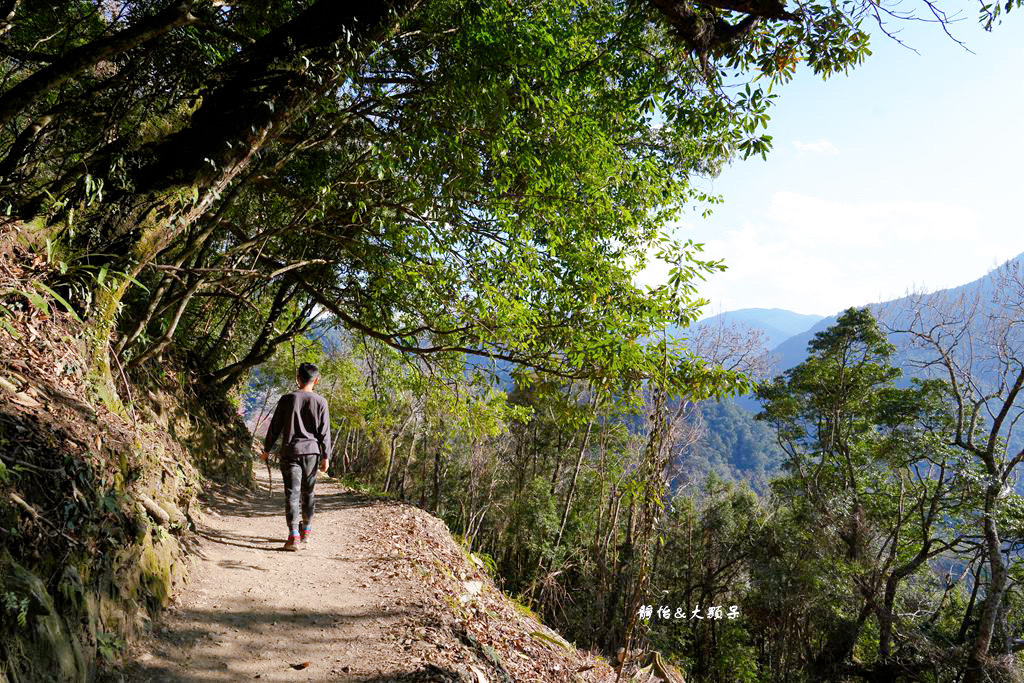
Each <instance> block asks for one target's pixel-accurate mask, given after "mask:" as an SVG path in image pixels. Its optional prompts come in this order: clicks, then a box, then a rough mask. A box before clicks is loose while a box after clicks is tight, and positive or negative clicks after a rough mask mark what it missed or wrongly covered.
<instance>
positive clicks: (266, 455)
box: [260, 451, 270, 462]
mask: <svg viewBox="0 0 1024 683" xmlns="http://www.w3.org/2000/svg"><path fill="white" fill-rule="evenodd" d="M268 458H270V451H263V452H262V453H260V460H262V461H263V462H266V461H267V459H268Z"/></svg>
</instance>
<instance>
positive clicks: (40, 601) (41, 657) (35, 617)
mask: <svg viewBox="0 0 1024 683" xmlns="http://www.w3.org/2000/svg"><path fill="white" fill-rule="evenodd" d="M0 565H3V566H4V567H5V569H4V572H3V576H4V583H3V590H4V591H8V592H12V593H15V594H17V595H20V596H23V597H26V598H28V600H29V608H28V619H27V623H26V625H25V626H24V627H18V626H15V628H16V629H17V630H16V631H15V633H14V634H13V637H12V638H10V639H7V643H6V647H5V655H6V658H7V661H6V662H4V663H3V664H4V668H5V669H6V673H7V676H8V678H9V679H10V683H23V682H26V683H27V682H28V681H38V680H42V679H40V677H39V673H40V672H46V677H45V679H46V680H48V681H54V682H55V683H78V682H79V681H82V682H83V683H84V681H86V680H87V678H88V673H89V668H90V667H89V663H88V662H87V661H86V658H85V657H84V655H83V654H82V646H81V643H79V642H78V639H77V638H76V637H75V636H74V635H73V634H72V632H71V630H70V629H69V628H68V624H67V623H66V622H65V620H64V618H63V617H62V616H61V615H60V614H59V613H58V611H57V608H56V606H55V604H54V600H53V597H52V596H51V595H50V593H49V591H47V590H46V584H44V583H43V581H42V579H40V578H39V577H38V576H36V575H35V574H33V573H32V572H30V571H29V570H28V569H26V568H25V567H23V566H21V565H20V564H18V563H17V562H15V561H14V560H13V559H12V558H11V556H10V554H9V553H7V551H6V550H4V551H3V554H2V555H0Z"/></svg>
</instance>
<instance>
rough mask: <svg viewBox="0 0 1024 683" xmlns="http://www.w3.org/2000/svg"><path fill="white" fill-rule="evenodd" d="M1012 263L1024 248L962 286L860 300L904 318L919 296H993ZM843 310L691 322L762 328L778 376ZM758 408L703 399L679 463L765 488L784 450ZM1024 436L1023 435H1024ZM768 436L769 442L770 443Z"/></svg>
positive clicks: (742, 400)
mask: <svg viewBox="0 0 1024 683" xmlns="http://www.w3.org/2000/svg"><path fill="white" fill-rule="evenodd" d="M1008 264H1015V265H1016V266H1017V267H1018V268H1024V254H1021V255H1019V256H1017V257H1015V258H1013V259H1010V260H1009V261H1008V262H1007V263H1004V264H1003V265H1002V266H998V267H996V268H993V269H992V270H991V271H989V272H988V273H986V274H985V275H983V276H982V277H980V278H978V279H976V280H974V281H972V282H968V283H967V284H964V285H960V286H958V287H952V288H949V289H943V290H937V291H935V292H931V293H926V294H921V295H912V294H911V295H907V296H905V297H900V298H897V299H893V300H890V301H884V302H878V303H870V304H861V306H866V307H867V308H868V309H869V310H871V312H872V313H873V314H874V315H875V316H876V317H878V318H880V319H889V320H894V319H895V320H900V319H905V318H906V316H908V315H909V314H911V313H912V312H913V310H914V301H915V300H918V299H919V298H920V297H923V298H924V299H925V300H926V301H936V300H942V301H946V302H953V301H957V300H958V297H960V296H961V295H962V296H964V298H965V300H971V299H972V298H974V297H976V296H977V297H980V300H981V301H991V300H992V297H991V296H990V295H991V294H992V293H993V292H994V291H995V287H996V286H997V283H996V277H997V275H996V274H997V272H998V271H999V270H1000V268H1003V267H1005V266H1007V265H1008ZM841 314H842V311H840V312H837V313H836V314H834V315H830V316H827V317H823V316H807V315H801V314H798V313H793V312H792V311H786V310H783V309H762V308H751V309H740V310H737V311H728V312H725V313H720V314H718V315H715V316H711V317H709V318H705V319H704V320H701V321H699V322H697V323H695V324H694V326H693V328H695V329H696V328H699V327H701V326H707V325H716V324H725V325H729V324H732V323H738V324H740V325H742V326H745V327H748V328H752V329H756V330H761V331H762V332H763V333H764V334H765V336H766V340H767V342H768V343H767V346H768V348H770V349H771V351H770V355H771V356H772V363H773V367H772V370H771V372H770V376H775V375H779V374H782V373H783V372H785V371H786V370H789V369H790V368H792V367H795V366H796V365H798V364H800V363H802V362H803V361H804V360H805V359H806V358H807V345H808V343H809V342H810V341H811V340H812V339H813V338H814V336H815V335H817V334H818V333H819V332H822V331H824V330H826V329H828V328H829V327H831V326H833V325H835V324H836V322H837V321H838V319H839V316H840V315H841ZM798 326H802V329H798V330H797V331H795V332H792V333H791V334H790V335H789V336H786V337H783V338H782V339H781V340H778V337H777V336H776V335H778V334H779V332H781V331H785V330H793V329H794V328H796V327H798ZM684 334H685V333H684ZM776 340H777V341H776ZM890 341H892V343H893V344H894V345H895V346H896V347H897V350H896V357H895V364H896V365H899V366H906V365H909V363H907V360H908V359H909V358H911V357H913V355H914V354H913V352H912V351H910V350H909V349H908V348H907V347H906V342H905V340H903V339H901V338H900V337H899V335H891V336H890ZM912 376H913V373H911V372H909V371H907V372H906V375H905V377H906V380H905V381H907V382H909V378H910V377H912ZM760 410H761V405H760V403H759V402H758V401H757V399H756V398H754V397H753V396H742V397H739V398H737V399H732V400H729V401H723V402H721V403H716V402H707V403H705V404H703V405H702V406H701V413H702V415H701V419H702V420H703V422H704V423H705V425H706V426H707V430H708V434H707V435H706V436H705V437H704V438H702V439H701V440H700V443H698V444H696V445H695V446H694V447H692V448H690V449H688V450H687V451H686V452H684V455H683V456H682V459H683V460H687V461H688V462H686V463H680V467H681V469H682V470H684V471H689V472H690V473H691V475H690V476H691V478H692V477H693V476H697V477H699V476H700V474H701V473H707V472H709V471H714V472H716V473H718V474H719V475H722V476H725V477H728V478H736V479H743V480H745V481H747V482H748V483H750V484H751V485H752V486H754V488H755V489H759V490H763V487H764V484H765V481H766V479H770V478H771V476H772V475H773V473H774V472H775V471H776V470H777V467H778V466H779V464H781V458H782V457H783V454H782V451H781V449H780V448H779V447H778V445H777V443H775V442H774V438H772V435H771V434H769V430H768V428H767V426H766V425H764V424H763V423H759V422H757V421H756V420H755V419H754V416H755V415H756V414H757V413H758V412H759V411H760ZM1021 438H1022V439H1024V436H1022V437H1021ZM768 440H770V441H771V442H770V443H767V442H766V441H768ZM1021 445H1024V443H1022V444H1021Z"/></svg>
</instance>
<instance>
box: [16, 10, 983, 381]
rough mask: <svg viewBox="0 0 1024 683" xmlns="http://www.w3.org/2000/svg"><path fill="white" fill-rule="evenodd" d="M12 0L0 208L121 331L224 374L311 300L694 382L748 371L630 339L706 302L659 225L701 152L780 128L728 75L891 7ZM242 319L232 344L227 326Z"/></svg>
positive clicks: (566, 366) (760, 96)
mask: <svg viewBox="0 0 1024 683" xmlns="http://www.w3.org/2000/svg"><path fill="white" fill-rule="evenodd" d="M6 5H9V6H10V7H6V6H5V7H6V9H7V12H5V13H3V14H4V16H7V17H8V18H7V20H6V23H5V24H4V29H3V30H4V34H3V38H2V43H0V55H2V59H3V62H2V69H3V72H2V76H3V79H4V82H3V86H2V90H0V122H2V123H3V128H2V130H0V155H2V159H0V176H2V179H0V191H2V193H3V197H4V205H5V207H4V208H5V209H6V210H7V212H8V213H9V214H10V215H12V216H14V217H16V218H18V219H20V220H22V221H25V222H26V223H28V224H29V225H30V226H32V227H33V228H34V229H35V234H36V236H37V238H38V242H39V243H40V244H42V243H43V242H44V240H46V241H47V242H46V243H47V244H48V245H49V248H50V249H51V250H54V251H55V252H58V253H59V254H60V257H59V258H60V260H62V261H63V262H64V264H65V269H66V270H68V271H69V273H68V274H67V275H66V276H65V280H66V282H65V284H67V283H68V282H71V281H73V280H74V276H75V274H76V273H79V274H80V273H83V272H84V273H86V274H96V273H99V274H100V275H99V277H97V278H93V279H91V280H88V287H87V289H88V290H90V291H89V292H87V293H88V294H89V295H90V296H91V298H92V300H93V304H92V305H93V308H92V309H91V310H90V311H89V312H90V315H91V316H92V318H93V319H94V320H95V321H97V324H98V326H99V327H101V328H103V329H107V328H104V327H103V326H104V325H108V326H109V325H111V324H113V323H114V322H115V321H117V322H118V323H119V324H120V327H121V333H122V335H121V340H120V341H119V342H118V346H117V350H118V351H119V352H121V353H123V354H124V355H126V356H128V357H133V358H135V359H136V360H141V359H147V358H149V357H151V356H153V355H155V354H157V353H159V352H160V351H162V350H163V349H164V348H165V347H166V346H167V345H168V344H169V343H170V341H171V340H172V339H173V338H175V336H176V334H177V336H178V339H179V340H180V339H181V335H180V334H178V333H179V331H180V330H181V329H182V326H184V327H185V328H186V329H189V330H198V331H199V332H201V334H193V335H189V338H188V339H187V340H186V342H185V344H184V345H185V346H186V347H189V348H192V350H193V351H196V352H197V353H198V354H199V355H200V356H202V360H201V363H202V365H203V366H204V369H205V370H206V371H207V372H208V373H209V374H210V375H211V376H212V377H215V378H222V379H224V378H226V379H227V380H228V381H233V380H235V379H237V378H238V377H239V376H240V372H241V371H244V369H245V368H246V367H248V366H250V365H252V364H255V363H257V362H259V361H260V360H261V359H264V358H266V357H268V354H269V353H271V352H272V351H273V348H274V346H275V345H276V344H278V343H280V342H281V341H283V340H286V339H287V338H289V336H293V335H295V334H299V333H301V332H302V330H303V329H305V328H306V326H307V324H308V320H309V316H310V314H311V313H312V312H314V311H317V310H327V311H330V312H331V313H333V314H334V315H335V316H336V317H337V318H338V320H339V321H341V322H342V323H343V324H345V325H347V326H350V327H352V328H355V329H359V330H362V331H363V332H365V333H367V334H370V335H371V336H375V337H377V338H379V339H382V340H384V341H385V342H387V343H389V344H391V345H393V346H395V347H397V348H401V349H404V350H407V351H410V352H416V353H425V352H438V351H450V350H458V351H469V352H473V353H480V354H484V355H491V356H494V357H499V358H505V359H508V360H513V361H517V362H522V363H525V364H528V365H533V366H535V367H538V368H542V369H546V370H549V371H552V372H555V373H558V374H562V375H566V376H581V375H599V376H600V375H605V376H612V377H616V378H621V377H627V378H641V377H651V376H655V375H658V374H666V373H669V374H672V375H673V376H674V377H675V378H676V383H677V385H679V384H681V383H683V382H685V383H687V384H688V386H689V387H690V389H691V390H692V391H695V392H696V393H698V394H699V393H702V392H703V393H706V392H708V391H712V390H715V389H722V388H729V387H730V386H732V387H735V386H737V384H736V383H737V378H735V377H732V378H731V379H730V378H729V377H728V376H726V375H725V374H721V373H720V374H719V375H718V376H715V375H714V373H709V372H707V371H705V369H703V368H701V367H700V365H699V364H697V363H695V362H692V361H691V362H687V360H686V358H685V354H684V352H683V351H682V350H681V349H675V350H672V351H669V350H665V351H660V352H659V351H657V350H656V349H653V348H652V346H651V345H649V344H645V343H644V340H645V338H646V335H649V334H650V333H651V332H652V331H655V330H658V329H661V328H663V327H664V326H665V325H666V324H668V323H670V322H672V321H673V320H682V321H685V320H686V319H688V318H690V317H692V316H693V315H694V311H695V305H696V304H697V303H699V301H698V300H697V299H696V292H695V289H694V286H693V282H694V281H695V280H697V279H699V277H700V276H701V275H702V274H703V273H704V272H707V271H709V270H712V269H714V268H716V267H719V264H716V263H711V262H706V261H702V260H701V259H700V258H699V251H698V250H697V248H696V247H695V246H694V245H689V244H678V243H672V242H669V241H667V240H666V239H665V238H664V237H663V235H662V233H663V230H664V228H665V226H666V224H667V223H668V221H670V220H671V219H672V218H673V217H674V216H675V214H676V213H677V212H678V210H679V209H680V207H682V206H683V205H685V204H687V203H693V202H694V201H695V200H697V201H699V200H700V199H702V197H700V195H699V193H697V192H695V191H694V190H693V189H692V188H691V186H690V184H689V181H690V179H691V178H692V177H693V176H694V175H709V174H714V173H716V172H717V170H718V169H719V168H720V167H721V165H722V164H723V163H725V162H727V161H728V160H729V159H731V158H733V157H734V156H736V155H737V154H751V153H764V151H765V150H766V149H767V146H768V144H769V141H770V139H769V138H768V137H767V136H764V135H762V134H761V130H760V129H761V128H762V127H763V125H764V123H765V122H766V120H767V114H766V111H767V107H768V104H769V101H770V100H769V97H768V96H767V93H766V92H765V91H763V90H762V89H760V88H757V87H755V88H751V87H749V86H748V87H747V88H745V89H743V88H740V89H736V88H734V87H732V86H733V85H735V84H736V83H738V82H742V81H744V80H746V79H749V78H750V77H751V76H753V75H757V74H765V75H768V76H770V77H771V78H787V77H788V76H789V75H791V74H792V72H793V70H794V68H795V65H796V64H797V63H798V62H799V61H805V62H806V63H807V64H808V65H809V66H810V67H811V68H812V69H813V70H814V71H816V72H818V73H821V74H825V75H827V74H829V73H832V72H834V71H836V70H841V69H845V68H847V67H849V66H850V65H852V64H855V63H857V62H858V61H859V60H860V59H861V58H863V56H864V55H865V54H866V51H867V42H866V38H865V35H864V33H863V32H862V31H861V30H860V28H859V23H860V22H861V21H863V20H864V19H865V18H866V17H869V16H870V15H871V14H877V13H878V12H879V11H882V8H881V6H879V5H876V4H874V3H864V4H857V3H847V4H843V5H838V6H833V5H817V4H800V5H793V6H790V7H783V6H782V5H781V4H780V3H778V2H773V1H768V2H753V3H735V2H732V1H731V0H708V1H706V2H699V3H688V2H668V1H666V0H652V2H650V3H643V2H611V1H597V2H593V1H589V0H587V1H578V2H571V3H551V2H521V3H507V2H475V1H474V2H464V1H461V0H435V1H429V2H427V1H413V0H405V1H399V2H392V3H348V2H338V1H336V0H318V1H316V2H308V3H302V2H286V1H283V0H282V1H280V2H257V1H255V0H250V1H240V2H235V3H228V2H223V1H218V2H205V1H200V0H180V1H176V2H166V1H163V2H161V1H156V0H148V1H147V0H143V1H138V2H131V1H126V2H117V3H109V2H98V1H92V0H80V1H78V2H70V3H65V4H63V5H60V6H58V7H51V4H50V3H48V2H43V1H41V0H36V1H32V0H26V1H24V2H20V3H19V2H8V3H6ZM926 6H927V5H926ZM994 11H995V10H994ZM705 199H706V198H705ZM659 250H660V252H661V254H662V257H663V258H665V259H666V260H668V261H670V262H671V263H673V264H674V265H675V266H676V272H675V275H674V277H673V278H672V280H671V281H670V283H669V284H668V285H667V286H664V287H661V288H658V289H656V290H654V291H653V292H646V291H643V290H641V289H639V288H637V287H636V286H634V285H633V282H632V275H633V274H634V272H635V271H636V270H637V269H638V268H639V267H640V266H641V265H642V264H643V263H644V262H645V261H646V260H647V259H648V258H649V256H648V255H649V253H650V252H651V251H659ZM115 274H116V275H115ZM97 279H98V280H99V281H100V282H99V284H100V285H101V287H97V286H96V284H97V283H96V280H97ZM136 279H140V280H141V281H142V282H143V283H145V284H147V285H149V290H148V291H143V290H140V289H138V288H136V289H134V290H131V286H132V283H133V282H135V281H136ZM129 290H131V291H129ZM88 300H89V297H86V298H85V303H83V304H82V305H83V307H86V306H88V305H89V304H88ZM125 305H127V309H126V312H125V313H122V312H121V309H122V306H125ZM240 319H241V322H239V320H240ZM214 321H216V323H214ZM289 321H290V322H289ZM239 325H241V326H242V327H245V325H248V328H247V329H250V330H251V331H252V334H251V335H249V338H250V340H251V339H252V338H255V340H256V341H255V343H254V344H252V345H251V346H250V347H249V348H248V349H242V348H232V347H231V344H229V343H228V342H229V341H230V340H231V339H234V338H237V336H235V335H236V332H237V331H238V328H237V326H239ZM211 335H212V338H213V339H216V340H218V341H220V342H223V343H219V344H213V345H211V344H209V343H204V342H203V340H204V338H207V337H211ZM200 346H201V347H202V348H197V347H200Z"/></svg>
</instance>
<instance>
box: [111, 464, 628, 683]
mask: <svg viewBox="0 0 1024 683" xmlns="http://www.w3.org/2000/svg"><path fill="white" fill-rule="evenodd" d="M272 481H273V494H271V493H269V492H268V490H267V488H268V479H267V471H266V469H265V468H263V469H262V471H259V472H258V483H259V488H258V490H256V491H244V492H241V493H238V492H236V493H230V494H229V493H226V492H224V491H214V492H212V493H211V494H210V495H209V496H208V497H207V499H206V500H205V501H204V505H205V514H204V520H203V523H202V525H201V526H200V528H199V530H198V531H199V536H200V539H201V543H200V548H199V554H198V559H197V560H196V561H195V562H194V566H193V568H192V570H191V578H190V581H189V584H188V586H187V587H186V588H185V590H184V591H182V593H181V595H179V596H177V598H176V601H175V604H174V605H173V606H172V607H171V608H170V609H168V610H167V611H166V612H165V613H164V614H163V615H162V616H161V618H160V620H159V623H158V624H157V625H156V626H155V628H154V633H153V636H152V637H151V638H149V639H148V640H147V641H144V642H142V643H140V644H139V645H137V646H136V647H135V648H134V649H135V651H134V652H133V653H132V657H131V661H130V662H129V663H128V664H127V665H126V666H125V667H124V668H123V669H122V670H120V671H119V672H116V673H115V674H114V675H113V680H118V679H120V680H122V681H131V682H133V683H134V682H136V681H171V682H181V681H241V680H252V679H260V680H266V681H362V682H368V681H375V682H383V681H404V682H412V681H438V682H447V683H492V682H499V681H500V682H501V683H512V682H513V681H540V682H542V683H543V682H547V681H551V682H558V683H561V682H562V681H581V682H582V681H588V682H589V681H593V682H597V681H609V680H614V678H615V676H614V672H613V671H612V670H611V668H610V667H609V666H608V665H607V664H606V663H604V662H603V661H602V660H600V659H598V658H596V657H594V656H593V655H591V654H589V653H586V652H582V651H579V650H577V649H576V648H575V647H572V646H571V645H569V644H568V643H566V642H565V641H564V640H562V639H561V637H560V636H559V635H558V634H557V633H555V632H554V631H551V630H550V629H548V628H547V627H545V626H543V625H542V624H540V623H539V622H538V621H536V619H534V618H532V617H530V616H527V615H525V614H523V613H522V612H521V611H520V610H518V609H517V608H516V607H515V606H514V605H513V604H512V602H511V601H510V600H509V599H508V598H506V597H505V596H504V595H503V594H502V593H501V591H500V590H498V589H497V588H495V586H494V583H493V581H491V579H490V578H489V577H487V576H486V574H484V573H483V571H482V570H481V566H482V565H474V564H473V562H471V561H470V560H469V559H467V557H466V555H465V553H464V552H463V551H462V550H461V549H460V548H459V547H458V546H457V545H456V544H455V542H454V541H453V540H452V538H451V536H450V534H449V533H448V530H447V528H446V527H445V525H444V523H443V522H442V521H441V520H439V519H437V518H435V517H432V516H431V515H429V514H428V513H426V512H424V511H422V510H419V509H417V508H414V507H411V506H408V505H404V504H402V503H398V502H395V501H389V500H381V499H375V498H372V497H369V496H363V495H359V494H355V493H350V492H346V491H344V490H343V489H341V488H339V487H338V486H337V485H334V484H332V483H330V482H329V481H327V480H324V479H321V480H320V481H318V483H317V511H316V516H315V517H314V522H313V536H312V540H311V541H310V542H309V544H308V547H307V548H305V549H304V550H302V551H300V552H283V551H280V550H279V548H280V547H281V545H282V543H283V542H284V539H285V536H286V533H287V529H286V527H285V522H284V495H283V485H282V482H281V475H280V472H278V471H274V472H273V480H272Z"/></svg>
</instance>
